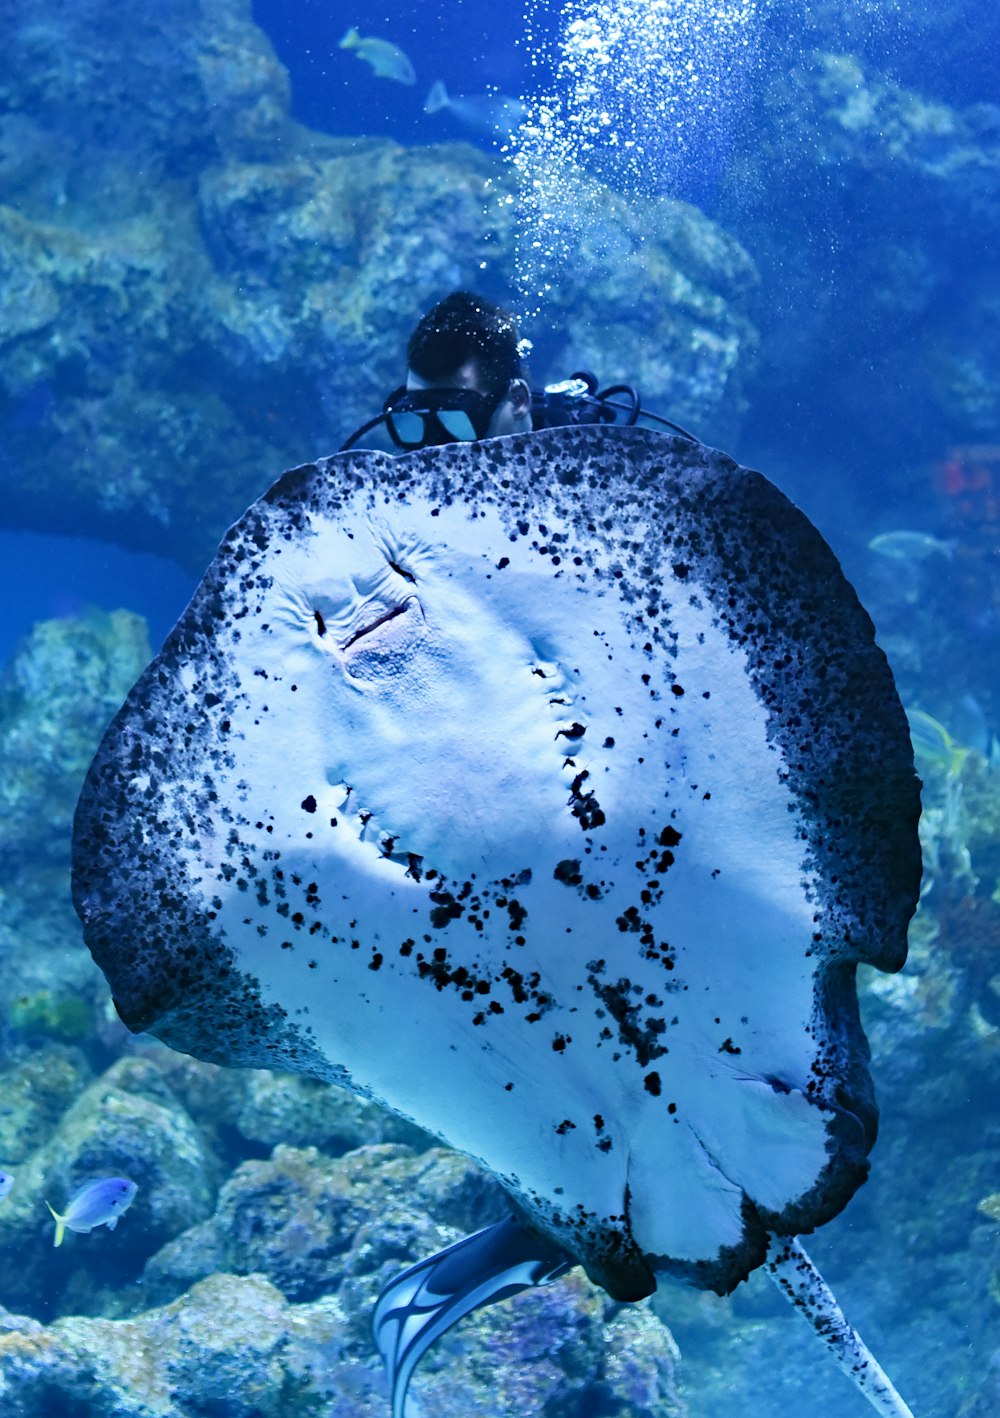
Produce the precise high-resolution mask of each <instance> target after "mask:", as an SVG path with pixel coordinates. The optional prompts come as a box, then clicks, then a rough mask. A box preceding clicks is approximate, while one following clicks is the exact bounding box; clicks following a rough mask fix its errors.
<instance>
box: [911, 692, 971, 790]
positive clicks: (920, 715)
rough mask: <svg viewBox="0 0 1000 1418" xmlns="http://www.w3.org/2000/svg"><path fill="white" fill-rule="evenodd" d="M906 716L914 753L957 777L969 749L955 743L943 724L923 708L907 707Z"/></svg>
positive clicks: (952, 776) (950, 775) (951, 776)
mask: <svg viewBox="0 0 1000 1418" xmlns="http://www.w3.org/2000/svg"><path fill="white" fill-rule="evenodd" d="M906 717H907V719H908V720H909V724H910V741H911V742H912V744H913V751H914V753H915V754H917V755H918V757H921V758H924V759H927V760H929V761H930V762H931V763H937V764H939V765H940V766H941V767H942V768H944V770H945V772H946V773H947V774H948V776H949V777H950V778H957V777H958V775H959V774H960V773H961V771H962V765H963V763H964V762H965V760H966V759H967V758H968V756H969V752H970V750H969V749H967V748H964V747H963V746H962V745H961V744H960V743H956V742H955V740H954V739H953V738H952V736H951V734H950V733H949V732H948V730H947V729H946V728H945V726H944V725H943V724H942V723H940V722H939V720H937V719H935V718H934V716H933V715H932V714H925V713H924V711H923V709H907V711H906Z"/></svg>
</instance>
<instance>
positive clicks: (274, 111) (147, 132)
mask: <svg viewBox="0 0 1000 1418" xmlns="http://www.w3.org/2000/svg"><path fill="white" fill-rule="evenodd" d="M0 30H2V33H3V35H4V46H3V52H2V54H0V85H2V91H3V96H4V108H5V110H6V111H7V112H9V113H11V114H14V115H17V116H18V118H19V119H22V120H23V119H24V118H29V117H30V118H31V119H33V121H34V123H35V124H37V125H38V126H39V127H40V128H41V130H42V131H43V132H44V134H45V136H46V137H47V138H48V152H47V156H48V157H49V158H50V159H51V157H52V156H53V155H54V153H55V152H56V151H57V150H58V149H59V148H61V149H62V151H63V159H62V163H63V171H64V174H65V181H66V186H65V187H64V188H63V190H62V191H61V192H60V191H51V189H50V190H49V191H48V192H47V190H46V187H45V186H44V184H43V182H42V177H43V174H42V173H39V172H37V171H36V174H35V176H34V178H32V177H31V176H30V175H29V174H27V173H23V174H21V177H20V181H19V182H18V181H16V180H15V179H14V174H12V173H11V172H10V171H9V169H8V166H7V164H6V163H4V162H3V161H2V160H0V182H5V185H6V184H10V189H9V190H10V191H11V196H12V197H16V198H17V199H18V205H20V206H21V207H22V209H28V210H31V209H32V208H35V209H36V210H37V208H38V206H39V205H40V204H41V202H42V201H43V200H44V198H45V196H46V195H48V196H49V200H50V202H51V203H52V205H53V206H54V207H55V208H56V209H57V210H58V208H59V207H61V206H62V205H64V204H65V203H67V202H71V201H73V200H74V198H75V196H76V195H77V193H78V192H79V193H82V194H88V189H89V196H88V200H90V201H92V202H93V203H94V205H95V206H101V205H103V206H104V209H105V211H108V210H114V209H115V208H116V207H117V206H118V204H119V203H120V202H121V201H122V200H123V199H125V200H126V201H127V202H128V204H129V205H130V206H131V207H132V209H133V210H135V209H136V208H138V207H140V206H141V195H140V192H141V189H140V187H139V185H138V184H136V182H135V173H136V171H141V172H142V174H143V178H144V182H143V187H145V186H146V184H147V183H149V184H150V185H155V184H158V183H160V182H162V181H164V180H167V179H169V178H176V177H178V176H181V175H183V174H184V173H185V172H189V171H191V170H192V169H193V168H197V167H200V166H202V165H203V164H204V161H205V154H206V152H207V153H209V154H211V155H212V156H213V157H219V156H221V155H223V154H226V153H229V154H232V155H234V156H239V157H245V158H249V157H253V156H255V155H256V154H258V153H259V152H261V151H263V150H268V149H270V148H271V147H273V145H274V144H275V143H276V142H277V141H280V138H281V136H282V134H283V133H284V131H285V127H286V125H287V122H288V108H289V102H290V85H289V82H288V75H287V72H286V71H285V69H284V67H283V66H282V65H281V64H279V63H278V60H277V59H276V57H275V54H274V51H273V49H272V48H271V45H270V42H269V41H268V39H267V37H266V35H265V34H264V33H263V31H262V30H260V29H258V28H257V26H256V25H255V24H254V23H253V18H252V6H251V3H250V0H172V3H171V4H169V5H161V6H156V7H153V8H149V9H147V8H145V7H138V8H135V9H129V10H127V11H125V10H123V9H122V8H121V7H120V6H117V5H115V4H114V3H113V0H79V3H77V4H74V5H72V6H69V5H60V6H51V7H48V8H47V9H46V10H44V11H43V12H40V11H39V7H38V6H37V5H36V4H33V3H32V0H0ZM18 126H19V131H20V132H22V133H23V129H24V123H23V121H22V122H21V123H20V124H19V125H18ZM14 146H15V145H14V143H13V142H12V141H10V140H8V142H7V143H6V144H5V143H4V142H3V131H2V130H0V159H2V158H3V157H6V156H7V152H8V151H9V150H10V149H12V148H13V147H14ZM37 166H38V165H37V164H36V167H37ZM129 192H131V194H132V195H131V197H128V195H127V194H128V193H129Z"/></svg>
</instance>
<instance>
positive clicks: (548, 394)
mask: <svg viewBox="0 0 1000 1418" xmlns="http://www.w3.org/2000/svg"><path fill="white" fill-rule="evenodd" d="M529 348H530V345H529V343H528V341H526V340H521V339H519V337H518V331H517V325H516V324H515V322H514V317H513V316H512V315H511V314H510V313H509V312H508V311H506V310H504V309H503V307H502V306H499V305H495V304H494V303H493V302H492V301H489V300H485V299H484V298H483V297H482V296H478V295H474V294H473V293H472V292H471V291H452V293H451V294H450V295H447V296H445V298H444V299H443V300H441V301H439V302H438V304H437V305H435V306H434V308H433V309H432V310H429V311H428V312H427V314H426V315H424V317H423V318H422V319H421V321H420V322H419V324H418V325H417V328H416V329H415V330H414V332H413V334H412V335H411V336H410V339H409V342H408V344H407V347H406V363H407V377H406V383H405V384H404V385H402V386H401V387H400V388H398V389H395V390H393V392H392V393H391V394H390V395H389V397H388V398H387V399H386V401H385V403H384V404H383V406H382V411H381V413H379V414H377V415H376V416H375V417H374V418H372V419H369V420H368V422H367V423H365V424H362V426H361V427H360V428H359V429H356V430H355V432H354V433H352V434H351V436H350V438H348V439H347V440H346V441H345V442H344V443H343V444H342V446H341V449H340V451H341V452H342V453H344V452H347V451H348V450H349V449H352V448H369V449H370V448H380V449H382V450H383V451H385V452H388V453H410V452H413V451H414V450H415V449H418V448H430V447H433V446H435V445H438V444H442V443H456V442H472V441H474V440H476V439H479V438H495V437H497V436H499V435H500V434H505V433H530V432H531V431H532V430H533V429H534V430H537V429H541V428H557V427H563V426H565V425H567V424H584V423H594V424H622V425H626V426H632V427H634V426H639V427H643V428H655V429H659V430H660V431H661V432H666V433H671V434H676V435H680V436H681V437H683V438H688V439H690V440H691V442H692V443H695V442H698V440H697V439H696V438H695V437H694V435H693V434H690V433H688V432H687V430H686V429H683V428H681V427H680V425H679V424H676V423H673V422H672V421H671V420H670V419H666V418H662V417H661V416H660V415H658V414H652V413H650V412H649V411H648V410H645V409H643V408H642V406H641V404H640V401H639V395H638V393H637V392H636V390H635V389H633V388H631V386H629V385H626V384H616V385H612V386H611V387H609V388H607V389H603V390H598V383H597V380H596V379H595V377H594V376H593V375H592V374H590V373H587V372H586V371H578V372H576V373H574V374H573V375H571V377H570V378H569V379H566V380H563V381H562V382H560V383H557V384H550V385H547V386H546V387H545V388H544V389H534V390H533V389H531V387H530V385H529V383H528V379H527V371H526V370H525V368H524V362H523V356H524V354H525V353H526V351H527V349H529Z"/></svg>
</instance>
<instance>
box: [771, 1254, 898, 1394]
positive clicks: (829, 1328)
mask: <svg viewBox="0 0 1000 1418" xmlns="http://www.w3.org/2000/svg"><path fill="white" fill-rule="evenodd" d="M771 1247H772V1249H771V1254H770V1255H769V1256H768V1258H767V1260H766V1261H765V1262H764V1268H765V1270H766V1271H767V1273H768V1275H769V1276H770V1277H771V1279H772V1280H773V1281H774V1283H775V1285H776V1286H777V1287H778V1289H779V1290H780V1291H781V1293H782V1294H783V1295H784V1297H785V1299H786V1300H788V1302H789V1304H791V1305H793V1306H794V1307H795V1309H796V1310H798V1312H799V1314H801V1315H802V1317H803V1319H805V1320H807V1321H808V1323H809V1324H811V1325H812V1327H813V1329H814V1330H815V1331H816V1334H817V1335H818V1336H819V1338H820V1339H821V1340H822V1342H823V1343H824V1344H825V1345H826V1347H827V1348H828V1349H829V1351H830V1353H831V1354H832V1355H833V1357H834V1359H835V1360H836V1361H837V1363H838V1364H839V1365H840V1367H841V1368H842V1369H843V1370H844V1371H845V1373H847V1374H849V1375H850V1377H851V1378H852V1379H853V1380H854V1382H855V1383H856V1384H857V1386H858V1388H859V1389H860V1390H861V1392H862V1393H863V1394H864V1396H865V1398H867V1400H868V1402H869V1403H870V1404H871V1406H872V1407H873V1408H874V1409H876V1410H877V1411H878V1412H879V1413H882V1414H885V1415H888V1418H913V1414H912V1413H911V1412H910V1409H909V1408H908V1407H907V1406H906V1404H905V1403H904V1402H903V1400H902V1399H901V1398H900V1396H899V1394H898V1393H897V1392H896V1390H895V1388H894V1387H893V1385H892V1382H891V1380H890V1379H889V1377H888V1376H887V1375H886V1373H885V1372H884V1371H883V1369H882V1366H881V1365H880V1364H879V1362H878V1360H877V1359H876V1358H875V1356H874V1354H872V1352H871V1350H870V1349H869V1348H868V1346H867V1345H866V1344H865V1343H864V1342H863V1341H862V1339H861V1336H860V1335H859V1334H858V1333H857V1331H856V1330H855V1329H852V1327H851V1326H850V1325H849V1324H848V1322H847V1319H846V1318H845V1316H844V1312H843V1311H842V1310H841V1308H840V1306H839V1305H838V1304H837V1301H836V1300H835V1299H834V1296H833V1291H832V1290H831V1289H830V1287H829V1286H828V1285H827V1283H826V1281H825V1280H824V1279H823V1277H822V1275H820V1273H819V1271H818V1270H817V1269H816V1267H815V1266H814V1265H813V1263H812V1261H811V1260H810V1259H809V1257H808V1256H807V1255H806V1253H805V1251H804V1250H803V1249H802V1246H801V1245H800V1244H799V1242H798V1240H796V1238H795V1237H794V1236H780V1237H775V1236H772V1238H771Z"/></svg>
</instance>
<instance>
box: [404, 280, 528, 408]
mask: <svg viewBox="0 0 1000 1418" xmlns="http://www.w3.org/2000/svg"><path fill="white" fill-rule="evenodd" d="M517 346H518V333H517V326H516V324H515V323H514V317H513V315H511V314H510V312H509V311H507V310H504V309H503V307H502V306H500V305H494V303H493V302H492V301H491V300H485V299H484V298H483V297H482V296H481V295H473V293H472V292H471V291H467V290H456V291H452V293H451V295H446V296H445V298H444V300H441V301H439V302H438V303H437V305H435V307H434V309H433V310H429V311H428V312H427V314H426V315H425V316H424V317H423V319H422V320H421V321H420V324H419V325H418V326H417V328H416V329H415V330H414V332H413V334H412V335H411V336H410V342H409V344H408V345H407V347H406V363H407V365H408V366H409V368H410V369H412V370H413V372H414V374H419V375H420V378H421V379H428V380H431V379H434V380H439V379H445V378H447V376H448V375H449V374H454V372H455V370H456V369H460V368H461V367H462V365H463V364H466V363H467V362H468V361H469V360H470V359H474V360H475V361H476V363H477V364H478V366H479V370H480V373H481V375H482V379H483V383H484V385H485V387H486V390H487V392H488V393H490V394H494V395H496V396H497V397H500V396H501V395H503V394H504V393H506V391H507V387H508V385H509V384H510V381H511V380H512V379H518V378H520V377H521V356H520V355H519V354H518V350H517Z"/></svg>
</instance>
